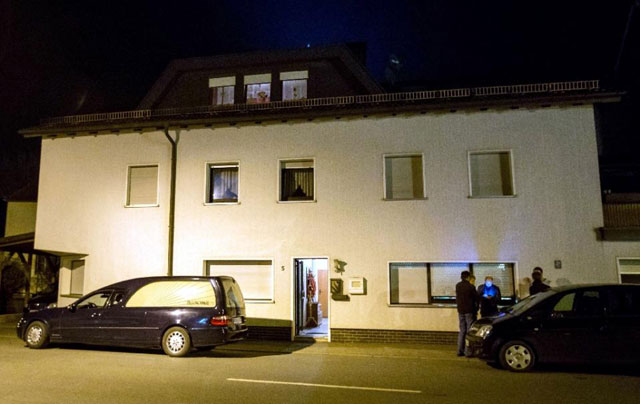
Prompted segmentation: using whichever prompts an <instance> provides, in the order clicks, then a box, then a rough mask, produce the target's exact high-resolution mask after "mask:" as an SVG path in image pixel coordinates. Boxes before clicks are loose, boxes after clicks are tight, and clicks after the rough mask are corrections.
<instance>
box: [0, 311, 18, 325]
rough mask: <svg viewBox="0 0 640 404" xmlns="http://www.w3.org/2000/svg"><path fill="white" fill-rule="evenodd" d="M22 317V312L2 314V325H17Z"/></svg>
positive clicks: (0, 317)
mask: <svg viewBox="0 0 640 404" xmlns="http://www.w3.org/2000/svg"><path fill="white" fill-rule="evenodd" d="M20 317H22V313H15V314H0V327H6V326H8V325H10V326H11V327H15V326H16V324H17V323H18V320H20Z"/></svg>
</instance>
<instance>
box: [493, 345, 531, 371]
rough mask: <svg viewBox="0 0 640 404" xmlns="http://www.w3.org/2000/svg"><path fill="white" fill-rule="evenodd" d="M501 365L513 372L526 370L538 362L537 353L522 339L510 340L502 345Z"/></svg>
mask: <svg viewBox="0 0 640 404" xmlns="http://www.w3.org/2000/svg"><path fill="white" fill-rule="evenodd" d="M499 359H500V365H502V367H503V368H505V369H508V370H510V371H512V372H526V371H529V370H531V369H532V368H533V366H534V365H535V363H536V354H535V353H534V352H533V349H531V347H530V346H529V345H528V344H527V343H525V342H522V341H509V342H507V343H506V344H504V345H503V346H502V348H501V349H500V354H499Z"/></svg>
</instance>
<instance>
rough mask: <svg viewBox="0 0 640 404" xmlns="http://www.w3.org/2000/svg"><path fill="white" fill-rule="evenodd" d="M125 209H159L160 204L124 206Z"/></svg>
mask: <svg viewBox="0 0 640 404" xmlns="http://www.w3.org/2000/svg"><path fill="white" fill-rule="evenodd" d="M124 207H125V208H158V207H160V204H158V203H156V204H153V205H124Z"/></svg>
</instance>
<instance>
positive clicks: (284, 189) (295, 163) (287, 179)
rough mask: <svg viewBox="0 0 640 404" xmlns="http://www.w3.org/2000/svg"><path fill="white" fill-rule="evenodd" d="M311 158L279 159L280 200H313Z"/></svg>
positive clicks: (313, 174) (312, 163)
mask: <svg viewBox="0 0 640 404" xmlns="http://www.w3.org/2000/svg"><path fill="white" fill-rule="evenodd" d="M313 166H314V161H313V159H301V160H282V161H280V201H283V202H286V201H313V200H315V199H314V198H315V184H314V182H315V181H314V177H315V171H314V169H313V168H314V167H313Z"/></svg>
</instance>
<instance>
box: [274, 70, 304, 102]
mask: <svg viewBox="0 0 640 404" xmlns="http://www.w3.org/2000/svg"><path fill="white" fill-rule="evenodd" d="M308 78H309V72H308V71H307V70H301V71H296V72H282V73H280V81H282V100H283V101H287V100H301V99H305V98H307V79H308Z"/></svg>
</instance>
